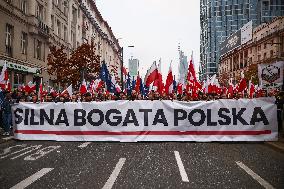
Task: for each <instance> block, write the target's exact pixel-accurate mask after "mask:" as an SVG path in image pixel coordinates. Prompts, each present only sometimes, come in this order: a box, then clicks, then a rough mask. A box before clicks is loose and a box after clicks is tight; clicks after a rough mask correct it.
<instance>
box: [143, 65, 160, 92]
mask: <svg viewBox="0 0 284 189" xmlns="http://www.w3.org/2000/svg"><path fill="white" fill-rule="evenodd" d="M157 77H158V68H157V64H156V61H154V62H153V64H152V65H151V67H150V69H149V70H148V71H147V73H146V75H145V81H144V83H145V85H146V86H147V87H149V86H150V84H151V83H152V82H154V81H155V80H156V78H157Z"/></svg>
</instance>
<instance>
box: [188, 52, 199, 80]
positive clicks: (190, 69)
mask: <svg viewBox="0 0 284 189" xmlns="http://www.w3.org/2000/svg"><path fill="white" fill-rule="evenodd" d="M187 80H188V81H189V82H190V83H193V82H195V81H197V79H196V73H195V69H194V65H193V52H192V54H191V60H190V63H189V66H188V73H187Z"/></svg>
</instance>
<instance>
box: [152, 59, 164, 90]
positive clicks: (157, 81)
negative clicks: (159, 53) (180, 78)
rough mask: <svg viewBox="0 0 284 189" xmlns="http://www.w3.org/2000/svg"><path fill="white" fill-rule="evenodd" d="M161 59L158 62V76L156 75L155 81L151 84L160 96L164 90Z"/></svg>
mask: <svg viewBox="0 0 284 189" xmlns="http://www.w3.org/2000/svg"><path fill="white" fill-rule="evenodd" d="M161 64H162V62H161V59H160V60H159V65H158V74H157V75H156V76H157V77H156V79H155V81H154V83H153V86H155V87H156V88H157V90H158V92H159V93H160V94H162V93H163V90H164V83H163V76H162V71H161Z"/></svg>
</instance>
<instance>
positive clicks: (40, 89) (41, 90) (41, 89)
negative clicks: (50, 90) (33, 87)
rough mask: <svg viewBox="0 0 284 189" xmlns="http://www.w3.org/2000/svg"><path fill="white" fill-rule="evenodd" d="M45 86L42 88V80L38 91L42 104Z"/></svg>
mask: <svg viewBox="0 0 284 189" xmlns="http://www.w3.org/2000/svg"><path fill="white" fill-rule="evenodd" d="M42 95H43V86H42V78H41V79H40V84H39V91H38V97H39V99H40V102H43V97H42Z"/></svg>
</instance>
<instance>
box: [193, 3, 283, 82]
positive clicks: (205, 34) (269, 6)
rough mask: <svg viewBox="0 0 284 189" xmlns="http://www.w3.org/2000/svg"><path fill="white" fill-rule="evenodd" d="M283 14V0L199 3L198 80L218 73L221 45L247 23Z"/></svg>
mask: <svg viewBox="0 0 284 189" xmlns="http://www.w3.org/2000/svg"><path fill="white" fill-rule="evenodd" d="M283 15H284V0H200V27H201V34H200V66H199V79H200V80H201V81H202V80H205V79H206V76H207V75H209V76H212V75H213V74H215V73H217V69H218V63H219V57H220V44H221V43H222V42H223V41H224V40H225V39H226V38H227V37H229V36H230V35H231V34H233V33H234V32H236V31H237V30H239V29H240V28H241V27H242V26H243V25H244V24H246V23H247V22H249V21H250V20H252V22H253V27H255V26H257V25H259V24H261V23H264V22H268V21H270V20H271V19H272V18H274V17H276V16H283Z"/></svg>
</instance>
